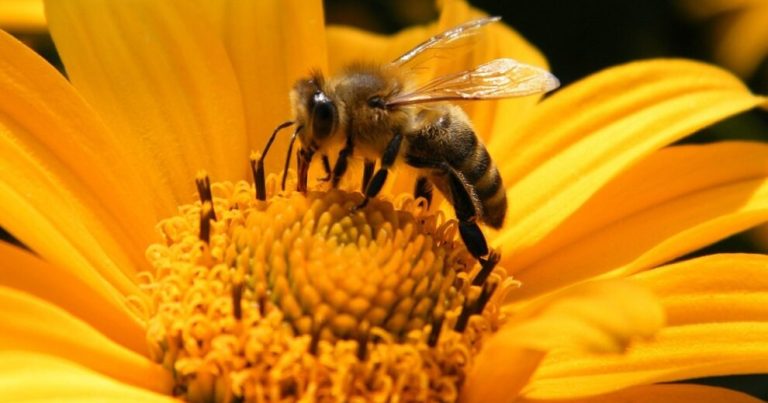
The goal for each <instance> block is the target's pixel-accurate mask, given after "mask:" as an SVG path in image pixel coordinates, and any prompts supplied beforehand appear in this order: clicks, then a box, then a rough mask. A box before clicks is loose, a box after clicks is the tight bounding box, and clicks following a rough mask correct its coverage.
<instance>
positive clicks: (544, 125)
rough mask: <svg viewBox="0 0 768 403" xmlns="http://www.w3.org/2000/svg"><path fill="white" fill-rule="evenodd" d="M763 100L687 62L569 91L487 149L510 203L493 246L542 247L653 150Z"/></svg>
mask: <svg viewBox="0 0 768 403" xmlns="http://www.w3.org/2000/svg"><path fill="white" fill-rule="evenodd" d="M763 102H765V100H764V99H763V98H761V97H757V96H754V95H752V94H751V93H750V92H749V90H748V89H747V88H746V87H745V86H744V85H743V84H742V83H741V82H740V81H739V80H738V79H737V78H736V77H734V76H732V75H731V74H729V73H727V72H726V71H724V70H721V69H718V68H715V67H712V66H708V65H705V64H701V63H697V62H691V61H683V60H652V61H643V62H635V63H630V64H627V65H623V66H619V67H615V68H612V69H608V70H605V71H602V72H600V73H597V74H595V75H593V76H591V77H588V78H586V79H584V80H582V81H581V82H578V83H576V84H573V85H570V86H568V87H566V88H563V89H562V90H560V91H558V92H557V93H555V94H554V95H553V96H551V97H549V98H547V99H546V100H544V101H543V102H542V103H541V104H540V105H539V106H537V107H536V108H535V110H534V112H533V113H532V114H531V115H529V118H528V119H526V121H525V122H524V124H523V125H521V126H520V127H518V128H516V133H515V135H514V136H505V137H504V138H503V141H502V140H499V141H496V138H494V140H493V141H492V142H491V144H490V148H491V154H493V155H494V158H495V159H496V161H497V162H499V163H500V170H501V173H502V176H503V177H504V181H505V184H506V185H507V186H509V189H508V197H509V198H510V200H511V203H510V208H509V211H508V214H507V217H506V222H507V225H508V226H509V227H510V228H509V230H507V231H505V232H504V233H503V234H500V236H499V237H498V238H497V239H496V240H495V244H496V245H499V246H502V247H503V253H502V257H507V258H509V257H511V256H513V255H514V253H517V252H516V251H518V250H524V249H526V248H529V247H531V246H532V245H535V244H536V243H537V242H539V240H540V239H541V238H542V237H544V236H545V235H546V234H547V233H549V232H550V231H551V230H552V229H554V228H556V227H557V226H558V225H559V224H560V223H561V222H562V221H563V220H564V219H565V218H567V217H568V216H569V215H570V214H571V213H572V212H573V211H574V210H576V209H577V208H578V207H579V206H580V205H581V204H582V203H584V201H585V200H587V198H589V197H590V196H591V195H592V194H594V192H595V191H597V190H598V189H599V188H600V187H602V186H603V185H604V184H605V183H606V182H607V181H608V180H610V179H611V178H612V177H614V176H615V175H616V174H618V173H619V172H621V171H622V170H624V169H626V168H627V167H630V166H632V165H633V164H635V163H636V162H637V161H639V160H641V159H642V158H643V157H645V156H647V155H648V154H649V153H651V152H653V151H654V150H656V149H658V148H660V147H663V146H664V145H666V144H669V143H671V142H673V141H675V140H677V139H680V138H682V137H684V136H686V135H688V134H691V133H692V132H694V131H696V130H698V129H700V128H702V127H704V126H706V125H708V124H711V123H714V122H716V121H718V120H721V119H723V118H725V117H728V116H730V115H733V114H735V113H739V112H742V111H744V110H747V109H749V108H751V107H754V106H755V105H758V104H760V103H763ZM498 139H501V137H499V138H498ZM505 265H506V264H505Z"/></svg>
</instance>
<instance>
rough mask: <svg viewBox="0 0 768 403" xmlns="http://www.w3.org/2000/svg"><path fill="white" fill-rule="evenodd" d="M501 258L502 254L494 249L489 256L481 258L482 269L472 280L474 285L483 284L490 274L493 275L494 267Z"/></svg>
mask: <svg viewBox="0 0 768 403" xmlns="http://www.w3.org/2000/svg"><path fill="white" fill-rule="evenodd" d="M500 259H501V255H500V254H499V253H498V252H496V251H495V250H493V249H491V252H490V253H488V257H487V258H480V259H479V261H480V271H479V272H477V275H476V276H475V278H474V279H473V280H472V285H481V284H483V283H484V282H485V280H486V279H487V278H488V276H489V275H491V273H492V272H493V268H494V267H496V264H497V263H499V260H500Z"/></svg>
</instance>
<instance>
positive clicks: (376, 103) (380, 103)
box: [368, 95, 387, 109]
mask: <svg viewBox="0 0 768 403" xmlns="http://www.w3.org/2000/svg"><path fill="white" fill-rule="evenodd" d="M368 106H370V107H371V108H379V109H384V108H385V107H386V106H387V104H386V102H384V99H383V98H381V97H380V96H378V95H375V96H373V97H371V98H370V99H369V100H368Z"/></svg>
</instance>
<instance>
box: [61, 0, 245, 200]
mask: <svg viewBox="0 0 768 403" xmlns="http://www.w3.org/2000/svg"><path fill="white" fill-rule="evenodd" d="M46 15H47V18H48V23H49V26H50V30H51V34H52V36H53V39H54V41H55V43H56V47H57V49H58V51H59V54H60V55H61V57H62V60H63V61H64V64H65V66H66V69H67V73H68V75H69V78H70V79H71V81H72V83H73V84H74V85H75V87H77V89H78V90H79V91H80V92H81V93H82V94H83V95H84V97H85V98H86V99H87V100H88V101H89V102H90V103H91V104H92V105H93V106H94V108H95V109H96V110H97V111H98V112H99V113H100V114H101V115H102V116H103V118H104V119H105V121H106V122H107V123H108V124H109V125H110V127H111V128H112V129H114V131H115V133H116V134H117V135H118V136H119V137H118V138H119V141H120V143H121V145H122V147H121V150H123V151H124V152H125V154H124V155H125V158H130V161H131V162H132V163H133V169H134V170H133V171H131V172H126V173H125V174H126V175H127V174H131V173H133V174H136V175H139V176H140V177H142V178H143V179H144V180H145V181H146V182H147V183H148V185H149V186H150V187H151V189H153V191H154V192H155V193H154V194H152V197H153V198H154V199H155V200H156V203H157V208H158V209H160V211H161V212H163V213H164V215H169V214H172V213H173V212H174V211H175V206H176V205H178V204H180V203H178V202H179V201H187V202H188V201H189V200H190V198H191V197H192V195H194V189H195V187H194V178H195V174H196V172H197V171H198V170H199V169H205V170H207V171H208V172H209V173H210V174H211V176H212V177H213V178H216V179H235V178H238V179H239V178H243V177H245V174H246V172H247V168H248V152H247V150H246V138H245V123H244V120H243V112H242V110H243V109H242V108H243V104H242V99H241V97H240V92H239V89H238V85H237V81H236V80H235V75H234V72H233V70H232V66H231V64H230V63H229V60H228V57H227V53H226V51H225V49H224V46H223V44H222V42H221V40H220V38H219V37H218V36H216V35H211V31H212V30H213V28H214V26H213V24H212V23H211V21H209V20H208V19H207V17H206V16H205V14H204V12H203V10H201V9H200V8H197V7H188V5H187V4H185V3H178V2H166V1H153V0H144V1H131V2H115V1H109V0H92V1H86V2H82V1H70V0H53V1H48V2H46Z"/></svg>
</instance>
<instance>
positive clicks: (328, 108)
mask: <svg viewBox="0 0 768 403" xmlns="http://www.w3.org/2000/svg"><path fill="white" fill-rule="evenodd" d="M313 101H314V102H313V103H314V106H313V108H312V132H313V133H314V135H315V136H316V137H327V136H328V135H330V134H331V133H332V132H333V128H334V126H335V125H336V105H334V104H333V101H332V100H331V99H329V98H328V97H327V96H326V95H325V94H324V93H322V92H318V93H316V94H315V95H314V97H313Z"/></svg>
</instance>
